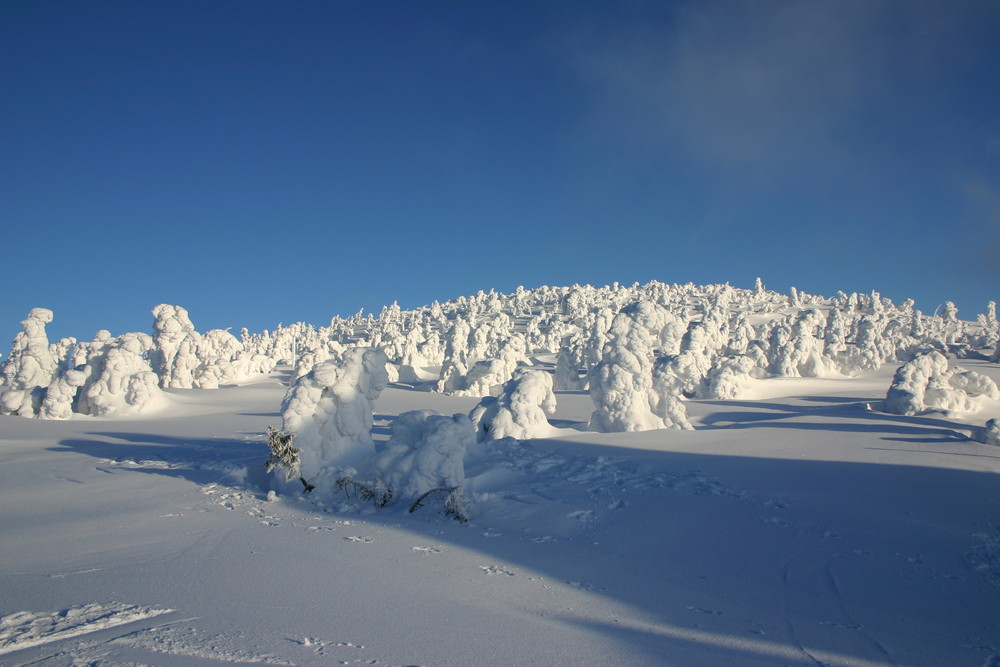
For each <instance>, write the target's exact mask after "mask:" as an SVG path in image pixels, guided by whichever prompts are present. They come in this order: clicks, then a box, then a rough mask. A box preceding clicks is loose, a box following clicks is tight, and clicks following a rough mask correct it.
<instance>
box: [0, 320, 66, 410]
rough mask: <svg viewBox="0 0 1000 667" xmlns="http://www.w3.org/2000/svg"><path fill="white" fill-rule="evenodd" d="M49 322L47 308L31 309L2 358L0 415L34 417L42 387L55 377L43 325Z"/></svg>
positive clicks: (40, 399)
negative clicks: (6, 355)
mask: <svg viewBox="0 0 1000 667" xmlns="http://www.w3.org/2000/svg"><path fill="white" fill-rule="evenodd" d="M51 321H52V311H51V310H49V309H48V308H32V309H31V312H29V313H28V316H27V317H26V318H25V319H23V320H22V321H21V326H22V327H23V329H22V331H20V332H19V333H18V334H17V335H16V336H15V337H14V342H13V343H12V344H11V348H10V355H9V356H8V357H7V359H6V360H5V361H4V364H3V368H2V369H0V373H2V375H3V377H2V384H0V414H5V415H19V416H21V417H34V416H35V415H36V414H37V412H38V409H39V407H40V406H41V403H42V398H43V395H44V389H45V388H46V387H48V386H49V384H50V383H51V382H52V380H53V379H55V374H56V370H57V368H58V360H57V358H56V356H55V355H54V354H53V351H52V349H50V347H49V339H48V336H47V335H46V333H45V325H46V324H48V323H49V322H51Z"/></svg>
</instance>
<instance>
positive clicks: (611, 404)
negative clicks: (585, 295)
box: [590, 304, 664, 433]
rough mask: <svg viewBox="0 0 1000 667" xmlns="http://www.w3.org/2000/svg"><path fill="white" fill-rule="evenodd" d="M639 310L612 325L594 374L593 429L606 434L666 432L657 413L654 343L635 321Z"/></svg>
mask: <svg viewBox="0 0 1000 667" xmlns="http://www.w3.org/2000/svg"><path fill="white" fill-rule="evenodd" d="M638 310H639V308H638V307H635V305H634V304H633V306H629V307H627V308H625V309H622V311H621V312H619V313H618V315H616V316H615V319H614V320H613V321H612V322H611V328H610V329H609V330H608V342H607V343H606V344H605V345H604V353H603V355H602V356H601V361H600V363H598V364H597V366H596V367H595V368H594V369H593V370H592V371H591V372H590V398H591V401H593V403H594V408H595V409H594V412H593V413H592V414H591V416H590V428H591V430H594V431H600V432H603V433H613V432H619V431H648V430H652V429H658V428H663V426H664V423H663V419H661V418H660V417H659V416H657V415H656V414H654V413H653V410H652V405H653V404H654V403H655V401H656V400H657V397H656V395H655V394H654V393H653V362H652V359H651V356H652V352H653V351H652V340H651V337H650V334H649V331H648V330H647V329H646V327H645V326H643V325H641V324H639V322H638V321H637V320H636V319H634V318H633V317H632V315H633V314H635V312H636V311H638Z"/></svg>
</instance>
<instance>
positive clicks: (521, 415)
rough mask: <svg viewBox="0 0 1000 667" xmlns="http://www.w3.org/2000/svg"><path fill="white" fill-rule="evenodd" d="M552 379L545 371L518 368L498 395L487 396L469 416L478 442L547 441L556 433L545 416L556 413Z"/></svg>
mask: <svg viewBox="0 0 1000 667" xmlns="http://www.w3.org/2000/svg"><path fill="white" fill-rule="evenodd" d="M555 410H556V397H555V394H553V393H552V376H551V375H549V374H548V373H546V372H544V371H539V370H533V369H530V368H519V369H518V370H517V371H515V372H514V377H512V378H511V379H510V380H509V381H508V382H507V383H506V384H504V386H503V391H502V392H501V393H500V395H499V396H497V397H493V396H486V397H484V398H483V399H482V400H481V401H480V402H479V404H478V405H477V406H476V407H475V408H473V409H472V412H471V413H469V418H470V419H471V420H472V424H473V426H474V427H475V429H476V441H477V442H483V441H485V440H499V439H501V438H507V437H510V438H517V439H518V440H527V439H529V438H544V437H546V436H548V435H551V434H552V432H553V429H552V426H551V424H549V421H548V418H547V417H546V415H552V414H555Z"/></svg>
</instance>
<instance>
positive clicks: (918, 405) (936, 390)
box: [885, 351, 1000, 415]
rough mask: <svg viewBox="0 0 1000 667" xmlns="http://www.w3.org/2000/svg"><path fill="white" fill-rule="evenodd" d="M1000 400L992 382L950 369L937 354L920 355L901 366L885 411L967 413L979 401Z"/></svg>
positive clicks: (980, 375)
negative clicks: (983, 399) (983, 398)
mask: <svg viewBox="0 0 1000 667" xmlns="http://www.w3.org/2000/svg"><path fill="white" fill-rule="evenodd" d="M980 397H985V398H988V399H997V398H1000V390H998V389H997V385H996V383H995V382H993V380H991V379H990V378H988V377H986V376H985V375H982V374H981V373H977V372H975V371H968V370H964V369H961V368H954V369H952V368H949V366H948V359H947V358H946V357H945V356H944V355H943V354H941V353H940V352H937V351H930V352H926V353H924V354H919V355H917V356H916V357H914V358H913V359H912V360H910V361H908V362H907V363H905V364H903V365H902V366H900V367H899V368H898V369H897V370H896V373H895V375H894V376H893V379H892V385H890V387H889V391H888V392H887V393H886V397H885V411H886V412H890V413H892V414H897V415H917V414H921V413H923V412H927V411H929V410H941V411H958V412H968V411H973V410H975V409H976V407H977V406H978V403H979V400H978V399H979V398H980Z"/></svg>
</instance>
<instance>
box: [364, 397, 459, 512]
mask: <svg viewBox="0 0 1000 667" xmlns="http://www.w3.org/2000/svg"><path fill="white" fill-rule="evenodd" d="M389 430H390V431H391V433H392V435H391V437H390V438H389V441H388V442H387V443H386V444H385V446H384V447H383V448H382V450H381V451H380V452H379V453H378V455H377V456H376V457H375V460H374V462H373V464H372V468H371V470H372V477H373V478H375V479H377V480H379V481H380V482H381V483H382V484H384V485H385V486H386V487H387V488H388V489H392V492H393V495H394V496H395V497H404V498H405V497H413V496H418V495H420V494H422V493H426V492H427V491H431V490H432V489H437V488H442V487H460V486H462V485H463V484H465V464H464V459H465V452H466V449H468V448H469V447H471V446H472V445H473V444H474V443H475V432H474V431H473V428H472V422H470V421H469V418H468V417H466V416H465V415H462V414H457V415H454V416H451V417H447V416H444V415H440V414H438V413H436V412H434V411H433V410H411V411H410V412H404V413H403V414H401V415H399V417H397V418H396V419H394V420H393V421H392V423H390V424H389Z"/></svg>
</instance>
